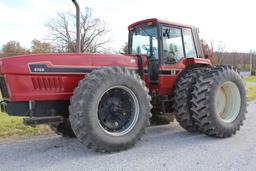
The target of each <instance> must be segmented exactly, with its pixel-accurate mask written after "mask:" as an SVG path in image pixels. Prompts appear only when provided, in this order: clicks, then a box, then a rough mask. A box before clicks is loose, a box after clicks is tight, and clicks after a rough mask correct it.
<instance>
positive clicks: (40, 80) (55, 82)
mask: <svg viewBox="0 0 256 171" xmlns="http://www.w3.org/2000/svg"><path fill="white" fill-rule="evenodd" d="M32 83H33V86H34V89H35V90H37V91H52V92H63V91H64V87H63V80H62V79H61V78H60V77H36V78H32Z"/></svg>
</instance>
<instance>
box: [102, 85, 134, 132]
mask: <svg viewBox="0 0 256 171" xmlns="http://www.w3.org/2000/svg"><path fill="white" fill-rule="evenodd" d="M138 109H139V107H138V100H137V98H136V96H135V95H134V93H133V92H132V91H131V90H130V89H128V88H127V87H124V86H118V87H114V88H111V89H109V90H107V91H106V92H105V93H103V95H102V97H101V100H100V102H99V105H98V119H99V123H100V126H101V127H102V128H103V129H104V131H105V132H106V133H108V134H111V135H115V136H120V135H124V134H126V133H127V132H129V131H130V130H131V129H132V128H133V126H134V125H135V122H136V120H137V118H138V113H139V110H138Z"/></svg>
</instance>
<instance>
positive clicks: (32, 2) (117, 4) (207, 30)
mask: <svg viewBox="0 0 256 171" xmlns="http://www.w3.org/2000/svg"><path fill="white" fill-rule="evenodd" d="M78 2H79V3H80V6H81V8H82V9H83V8H84V7H85V6H88V7H90V8H92V9H93V13H94V15H95V16H96V17H100V18H102V19H103V20H105V21H106V22H107V24H108V27H109V28H110V29H111V35H112V40H113V41H112V42H111V47H112V48H113V49H116V50H117V49H119V48H120V47H121V46H122V45H123V44H124V42H125V41H127V35H128V31H127V26H128V25H129V24H131V23H133V22H135V21H138V20H141V19H146V18H155V17H156V18H160V19H164V20H169V21H175V22H179V23H184V24H191V25H195V26H197V27H199V28H200V32H201V34H200V36H201V38H203V39H205V40H207V41H208V42H209V41H211V40H214V42H215V44H216V45H217V44H218V42H224V43H225V45H226V50H227V51H240V52H248V51H249V50H250V49H254V50H256V43H255V39H256V20H255V16H256V2H255V0H225V1H224V0H194V1H192V0H174V1H172V0H154V1H152V0H105V1H104V0H78ZM66 11H71V12H72V11H74V12H75V9H74V6H73V4H72V2H71V0H0V48H1V47H2V45H3V44H4V43H6V42H8V41H9V40H17V41H19V42H20V43H21V44H22V45H23V46H26V47H27V48H29V47H30V43H31V40H32V39H34V38H37V39H41V40H44V39H47V35H48V29H47V28H46V27H45V24H46V23H47V22H48V21H49V20H50V19H51V18H54V17H56V13H57V12H66Z"/></svg>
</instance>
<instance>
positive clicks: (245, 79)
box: [244, 76, 256, 82]
mask: <svg viewBox="0 0 256 171" xmlns="http://www.w3.org/2000/svg"><path fill="white" fill-rule="evenodd" d="M244 81H246V82H256V76H249V77H245V78H244Z"/></svg>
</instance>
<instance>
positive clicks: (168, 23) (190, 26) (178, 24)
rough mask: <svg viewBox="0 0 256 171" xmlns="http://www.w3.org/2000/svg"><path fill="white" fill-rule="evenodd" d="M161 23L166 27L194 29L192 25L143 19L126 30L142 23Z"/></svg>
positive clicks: (156, 19)
mask: <svg viewBox="0 0 256 171" xmlns="http://www.w3.org/2000/svg"><path fill="white" fill-rule="evenodd" d="M150 22H152V23H161V24H167V25H174V26H181V27H188V28H195V27H194V26H192V25H186V24H180V23H176V22H170V21H165V20H161V19H158V18H150V19H145V20H141V21H138V22H135V23H133V24H131V25H129V26H128V30H131V29H132V28H133V27H136V26H137V25H140V24H143V23H150Z"/></svg>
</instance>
